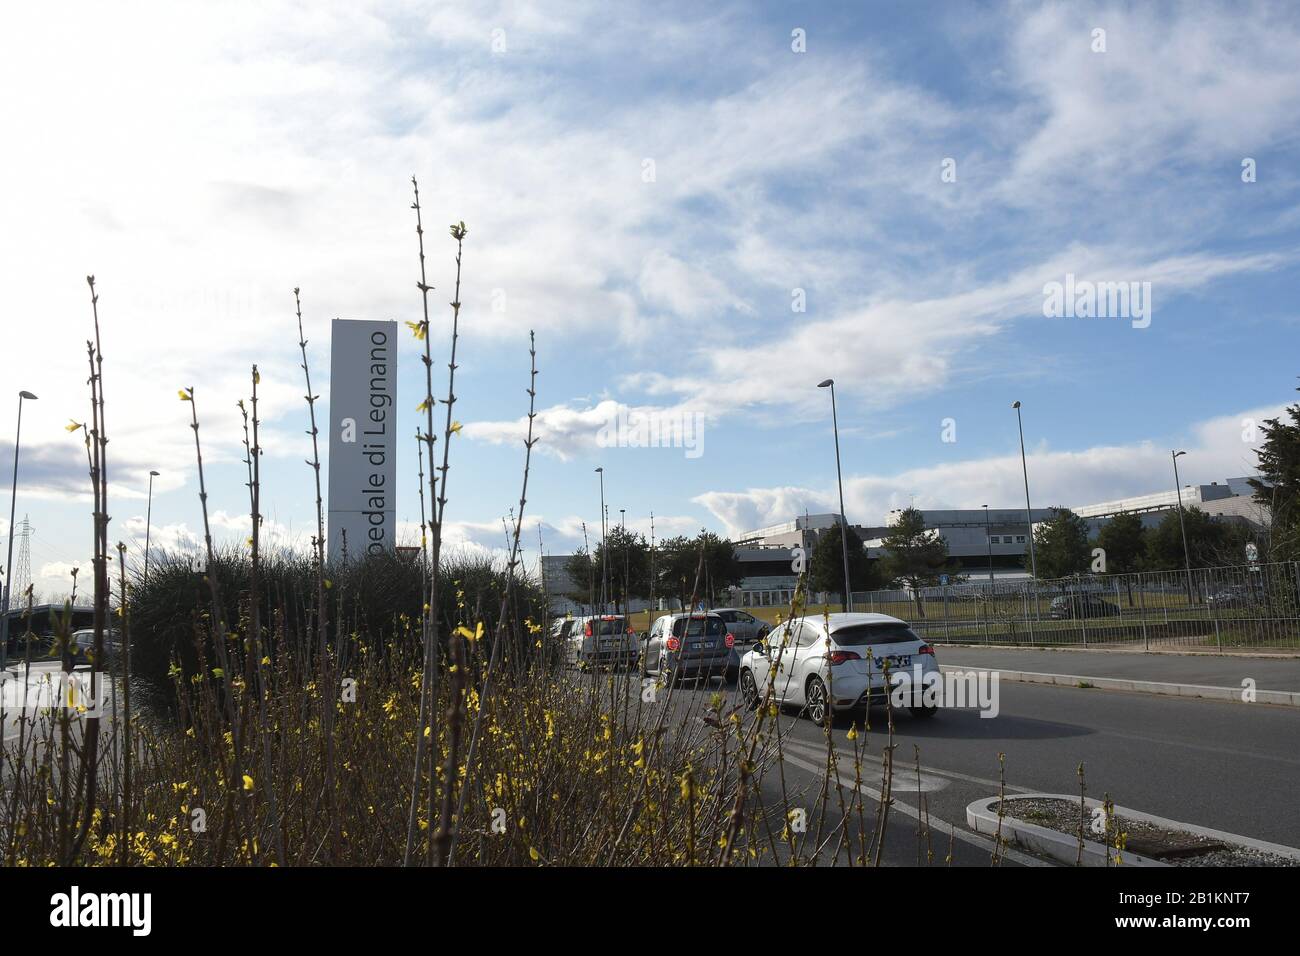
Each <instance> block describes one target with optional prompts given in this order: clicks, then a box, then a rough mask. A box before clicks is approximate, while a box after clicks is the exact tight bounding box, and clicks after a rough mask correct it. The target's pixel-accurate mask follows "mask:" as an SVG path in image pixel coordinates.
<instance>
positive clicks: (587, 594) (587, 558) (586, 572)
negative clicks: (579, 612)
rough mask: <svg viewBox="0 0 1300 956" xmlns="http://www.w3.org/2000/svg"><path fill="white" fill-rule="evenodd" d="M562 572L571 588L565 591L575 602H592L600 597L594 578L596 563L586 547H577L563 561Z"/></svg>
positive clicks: (566, 595) (598, 586)
mask: <svg viewBox="0 0 1300 956" xmlns="http://www.w3.org/2000/svg"><path fill="white" fill-rule="evenodd" d="M564 573H565V574H566V575H568V577H569V581H570V582H571V583H572V585H573V588H572V589H571V590H570V591H568V592H566V593H565V595H564V596H565V597H567V598H568V599H569V600H570V601H573V602H574V603H575V604H594V603H595V602H596V601H598V600H599V599H600V585H599V583H598V582H597V580H596V564H595V562H594V561H592V559H591V555H590V554H588V553H587V549H586V548H579V549H578V550H577V552H575V553H574V554H573V555H571V556H570V557H569V560H568V561H566V562H565V563H564Z"/></svg>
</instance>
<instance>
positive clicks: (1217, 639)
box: [1201, 572, 1223, 654]
mask: <svg viewBox="0 0 1300 956" xmlns="http://www.w3.org/2000/svg"><path fill="white" fill-rule="evenodd" d="M1206 575H1207V572H1202V573H1201V593H1203V594H1204V595H1205V611H1206V613H1207V614H1209V615H1210V618H1211V619H1212V620H1213V621H1214V646H1215V647H1216V648H1217V649H1218V651H1219V653H1220V654H1222V653H1223V635H1222V634H1220V633H1219V615H1218V613H1217V612H1216V611H1215V609H1214V606H1213V605H1212V604H1210V597H1209V590H1210V589H1209V588H1208V587H1207V582H1206V580H1205V578H1206Z"/></svg>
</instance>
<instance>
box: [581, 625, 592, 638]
mask: <svg viewBox="0 0 1300 956" xmlns="http://www.w3.org/2000/svg"><path fill="white" fill-rule="evenodd" d="M582 636H583V637H591V625H590V624H588V625H587V626H586V627H584V628H583V629H582Z"/></svg>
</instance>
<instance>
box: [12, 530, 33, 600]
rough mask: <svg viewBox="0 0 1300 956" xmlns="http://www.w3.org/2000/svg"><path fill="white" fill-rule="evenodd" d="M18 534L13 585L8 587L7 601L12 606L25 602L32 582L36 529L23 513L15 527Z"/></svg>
mask: <svg viewBox="0 0 1300 956" xmlns="http://www.w3.org/2000/svg"><path fill="white" fill-rule="evenodd" d="M15 530H16V531H17V534H18V560H17V561H16V562H15V563H14V578H13V585H12V586H11V587H10V589H9V603H10V604H11V605H12V606H13V607H19V606H21V605H24V604H26V600H25V599H24V595H26V594H27V588H28V587H29V586H30V585H31V583H32V534H33V533H35V531H36V529H35V528H33V527H32V526H31V523H30V522H29V521H28V520H27V515H23V522H22V524H20V525H19V526H18V527H17V529H15Z"/></svg>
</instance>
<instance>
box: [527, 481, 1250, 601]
mask: <svg viewBox="0 0 1300 956" xmlns="http://www.w3.org/2000/svg"><path fill="white" fill-rule="evenodd" d="M1253 494H1254V492H1253V489H1252V488H1251V487H1250V485H1249V484H1248V483H1247V479H1246V478H1229V479H1227V480H1226V481H1225V482H1223V483H1222V484H1220V483H1219V482H1217V481H1216V482H1211V483H1210V484H1208V485H1188V486H1186V487H1185V488H1184V489H1183V491H1182V504H1183V507H1184V508H1192V507H1195V508H1200V509H1201V510H1202V511H1204V512H1205V513H1206V514H1208V515H1210V516H1211V517H1215V518H1220V519H1223V520H1227V521H1242V522H1246V523H1247V524H1249V525H1250V526H1252V527H1254V528H1256V529H1259V528H1264V527H1267V526H1268V509H1267V508H1266V507H1264V506H1263V505H1260V504H1259V503H1258V502H1256V501H1255V499H1254V498H1253ZM1177 506H1178V496H1177V493H1176V492H1175V491H1174V490H1173V489H1170V490H1169V491H1159V492H1154V493H1152V494H1147V495H1139V496H1137V497H1133V498H1122V499H1118V500H1115V501H1105V502H1101V503H1098V504H1092V505H1081V506H1079V507H1076V508H1072V509H1071V510H1072V511H1073V512H1074V513H1075V514H1077V515H1079V516H1080V517H1082V518H1085V519H1087V521H1088V525H1089V528H1090V531H1091V533H1092V534H1096V533H1097V531H1099V530H1100V529H1101V528H1102V527H1103V526H1104V525H1105V524H1106V522H1107V521H1109V520H1110V519H1111V518H1113V517H1115V516H1116V515H1119V514H1126V513H1133V514H1138V515H1140V516H1141V517H1142V521H1143V523H1144V524H1146V525H1147V526H1149V527H1150V526H1154V525H1156V524H1159V523H1160V521H1161V520H1162V519H1163V518H1164V517H1165V515H1166V514H1168V513H1170V512H1171V511H1173V510H1174V509H1176V508H1177ZM1052 510H1053V509H1052V508H1034V509H1033V510H1032V511H1031V512H1030V515H1029V519H1030V520H1029V521H1026V519H1025V509H1024V508H1019V507H1013V508H950V509H933V510H927V509H921V516H922V518H923V520H924V521H925V527H926V528H927V529H928V530H930V531H933V532H935V533H936V534H938V535H939V536H940V537H942V538H943V540H944V542H945V543H946V544H947V546H948V556H949V557H950V558H951V559H952V561H953V563H954V564H956V565H957V566H958V568H959V571H958V573H960V574H964V575H967V576H968V577H969V578H970V580H972V581H978V580H987V575H988V574H989V573H990V570H991V573H992V574H993V577H994V579H995V580H997V581H1006V580H1015V579H1024V578H1028V577H1029V572H1028V571H1027V570H1026V565H1027V563H1028V554H1029V536H1030V535H1031V534H1032V533H1033V529H1034V528H1036V527H1037V526H1038V525H1039V524H1040V523H1041V522H1044V521H1047V520H1049V519H1050V518H1051V517H1052ZM901 515H902V510H901V509H895V510H893V511H891V512H889V513H888V514H887V515H886V516H885V523H884V524H883V525H871V526H867V525H853V526H852V527H853V530H854V531H855V532H856V533H857V535H858V537H859V538H861V539H862V542H863V544H864V545H865V546H866V549H867V558H868V559H869V560H873V561H877V560H880V559H881V558H883V557H884V556H885V548H884V539H885V538H886V537H888V536H889V534H890V532H891V530H892V529H893V527H894V526H895V525H896V524H897V523H898V520H899V518H900V516H901ZM839 520H840V517H839V515H838V514H815V515H813V514H805V515H802V516H800V517H796V518H793V519H792V520H790V521H785V522H781V523H780V524H773V525H768V526H767V527H764V528H756V529H754V530H752V531H745V532H742V533H741V534H739V535H737V536H736V537H735V538H734V539H733V542H734V544H735V546H736V558H737V560H739V562H740V564H741V568H742V572H743V575H744V576H743V578H742V580H741V583H740V586H739V587H736V588H733V589H732V590H731V594H730V595H729V596H728V601H729V602H730V603H733V604H735V605H736V606H737V607H772V606H780V605H788V604H789V603H790V599H791V597H792V595H793V593H794V588H795V585H796V584H797V583H798V574H797V573H796V572H795V569H794V562H795V560H796V552H795V550H794V549H796V548H802V549H803V553H804V557H805V560H808V559H810V558H811V556H812V552H813V549H814V548H815V547H816V546H817V541H818V540H819V539H820V538H821V536H822V535H823V534H825V533H826V532H827V531H829V530H830V529H831V528H834V527H836V526H837V525H838V524H839ZM568 559H569V556H568V555H554V556H547V557H546V558H543V567H544V568H545V569H546V582H547V591H548V592H549V593H550V595H551V600H552V607H553V608H560V609H561V613H563V610H567V609H570V608H572V609H574V610H575V613H576V609H577V607H578V605H576V604H573V602H572V601H569V600H568V599H567V597H566V595H567V593H568V592H570V591H571V590H572V589H573V585H572V582H570V581H569V578H568V574H567V573H566V572H565V570H564V564H565V562H567V561H568ZM597 586H598V587H599V585H597ZM814 597H815V599H816V600H818V601H822V600H830V601H834V600H838V596H837V595H815V596H814ZM638 604H640V605H641V606H644V602H635V601H634V602H633V605H632V606H633V608H634V609H636V608H637V607H638Z"/></svg>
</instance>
